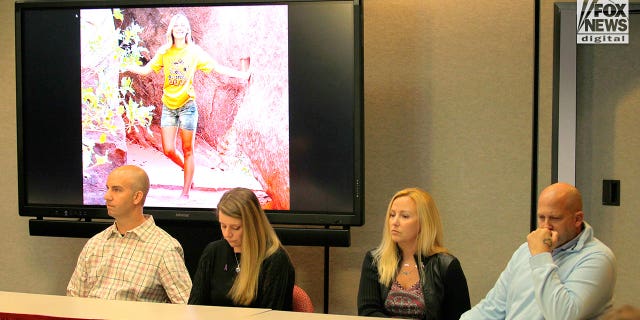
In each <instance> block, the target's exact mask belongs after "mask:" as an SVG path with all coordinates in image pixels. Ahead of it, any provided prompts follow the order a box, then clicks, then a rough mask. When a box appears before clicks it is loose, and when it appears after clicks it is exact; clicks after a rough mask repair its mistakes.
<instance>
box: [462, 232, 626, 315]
mask: <svg viewBox="0 0 640 320" xmlns="http://www.w3.org/2000/svg"><path fill="white" fill-rule="evenodd" d="M615 265H616V261H615V256H614V255H613V252H611V250H610V249H609V248H608V247H607V246H606V245H605V244H603V243H602V242H600V241H599V240H598V239H596V238H595V237H593V229H592V228H591V226H589V225H588V224H587V223H586V222H585V223H584V229H583V230H582V232H581V233H580V234H579V235H578V236H577V237H576V238H574V239H573V240H571V241H569V242H568V243H566V244H565V245H563V246H561V247H560V248H558V249H556V250H554V253H553V256H552V254H551V253H548V252H545V253H540V254H537V255H535V256H531V253H530V251H529V246H528V245H527V243H526V242H525V243H524V244H522V245H521V246H520V248H518V250H517V251H516V252H515V253H514V254H513V256H512V257H511V260H509V263H508V265H507V267H506V268H505V270H504V271H503V272H502V274H501V275H500V278H499V279H498V281H497V282H496V284H495V286H494V287H493V288H492V289H491V290H490V291H489V293H487V296H486V297H485V298H484V299H483V300H482V301H480V303H478V304H477V305H476V306H474V307H473V308H472V309H471V310H469V311H468V312H466V313H464V314H463V315H462V317H461V318H460V319H461V320H469V319H527V320H536V319H540V320H543V319H563V320H571V319H593V318H597V317H599V316H600V315H602V314H603V313H605V312H606V311H607V310H608V309H609V308H610V307H611V306H612V305H613V291H614V288H615V284H616V270H615V268H616V266H615Z"/></svg>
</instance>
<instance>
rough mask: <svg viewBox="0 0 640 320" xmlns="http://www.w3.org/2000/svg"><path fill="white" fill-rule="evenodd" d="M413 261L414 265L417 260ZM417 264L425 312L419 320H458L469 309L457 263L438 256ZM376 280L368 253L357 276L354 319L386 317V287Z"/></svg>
mask: <svg viewBox="0 0 640 320" xmlns="http://www.w3.org/2000/svg"><path fill="white" fill-rule="evenodd" d="M415 259H416V263H417V262H418V257H417V256H415ZM420 260H421V263H422V268H421V269H420V270H421V272H420V285H421V287H422V293H423V294H424V300H425V301H424V303H425V308H426V315H425V317H424V318H423V319H428V320H435V319H437V320H441V319H443V320H444V319H446V320H449V319H455V320H458V319H460V315H462V314H463V313H464V312H465V311H467V310H469V309H470V308H471V302H470V300H469V288H468V287H467V279H466V278H465V276H464V272H463V271H462V267H461V266H460V262H459V261H458V259H456V257H454V256H452V255H450V254H447V253H438V254H434V255H431V256H429V257H422V258H421V259H420ZM379 277H380V276H379V274H378V268H377V266H376V265H375V262H374V260H373V256H372V253H371V251H370V252H367V254H366V256H365V257H364V262H363V263H362V273H361V274H360V288H359V290H358V315H360V316H372V317H389V316H390V315H389V314H388V312H387V310H386V309H385V308H384V302H385V300H386V299H387V295H388V294H389V289H390V287H388V286H385V285H383V284H381V283H380V282H378V279H379Z"/></svg>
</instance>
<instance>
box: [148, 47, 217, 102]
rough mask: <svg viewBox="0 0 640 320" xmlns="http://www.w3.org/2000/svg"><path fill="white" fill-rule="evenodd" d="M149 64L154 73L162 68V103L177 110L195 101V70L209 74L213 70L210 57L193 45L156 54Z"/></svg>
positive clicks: (172, 48)
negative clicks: (190, 101)
mask: <svg viewBox="0 0 640 320" xmlns="http://www.w3.org/2000/svg"><path fill="white" fill-rule="evenodd" d="M150 63H151V68H152V69H153V70H154V71H155V72H158V71H159V70H160V69H162V68H164V88H163V95H162V103H164V104H165V105H166V106H167V107H168V108H169V109H178V108H180V107H182V106H183V105H184V104H185V103H186V102H187V101H189V100H195V98H196V92H195V89H194V88H193V77H194V75H195V73H196V70H202V71H204V72H210V71H211V70H213V68H214V62H213V60H212V59H211V57H209V55H208V54H207V53H206V52H204V50H202V48H200V47H199V46H197V45H195V44H189V45H187V46H186V47H183V48H175V47H171V48H169V50H167V51H166V52H165V53H158V54H157V56H156V57H155V58H154V59H153V60H152V61H151V62H150Z"/></svg>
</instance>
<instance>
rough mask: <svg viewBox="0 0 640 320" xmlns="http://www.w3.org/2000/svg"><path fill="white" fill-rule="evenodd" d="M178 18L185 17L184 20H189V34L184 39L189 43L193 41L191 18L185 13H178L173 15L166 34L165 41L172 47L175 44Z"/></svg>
mask: <svg viewBox="0 0 640 320" xmlns="http://www.w3.org/2000/svg"><path fill="white" fill-rule="evenodd" d="M178 19H184V21H186V22H187V28H188V29H189V31H187V36H186V37H185V39H184V41H185V42H186V43H187V44H191V43H193V38H192V37H191V23H190V22H189V18H187V16H185V15H184V14H183V13H176V14H175V15H174V16H173V17H171V21H169V26H168V27H167V33H166V34H165V41H166V42H165V43H166V44H167V45H168V46H169V47H171V46H172V45H173V44H174V40H173V28H174V27H175V25H176V22H177V21H178Z"/></svg>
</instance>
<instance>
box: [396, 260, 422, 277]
mask: <svg viewBox="0 0 640 320" xmlns="http://www.w3.org/2000/svg"><path fill="white" fill-rule="evenodd" d="M402 266H403V267H409V268H411V265H410V264H408V263H404V264H402ZM413 267H414V268H417V267H418V265H417V264H414V265H413ZM412 271H413V268H411V269H409V270H408V271H407V270H400V273H402V274H404V275H405V276H408V275H409V274H410V273H411V272H412Z"/></svg>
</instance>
